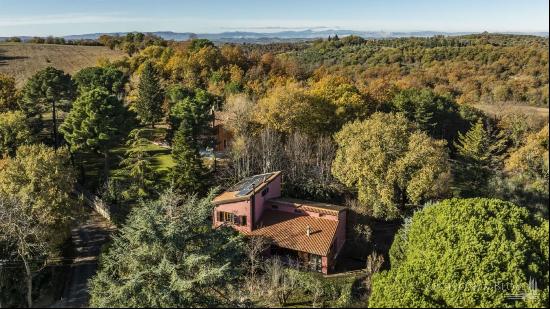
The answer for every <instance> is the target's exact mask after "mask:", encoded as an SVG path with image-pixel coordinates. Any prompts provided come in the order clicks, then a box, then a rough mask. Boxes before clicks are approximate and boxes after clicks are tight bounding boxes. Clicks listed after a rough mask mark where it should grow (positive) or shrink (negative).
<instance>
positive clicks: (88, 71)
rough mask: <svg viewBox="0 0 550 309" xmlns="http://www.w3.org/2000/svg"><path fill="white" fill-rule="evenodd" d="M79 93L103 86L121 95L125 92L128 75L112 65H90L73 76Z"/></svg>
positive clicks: (114, 93)
mask: <svg viewBox="0 0 550 309" xmlns="http://www.w3.org/2000/svg"><path fill="white" fill-rule="evenodd" d="M73 80H74V81H75V84H76V85H77V87H78V92H79V93H84V92H87V91H90V90H92V89H95V88H98V87H103V88H105V89H107V90H108V91H110V92H111V93H112V94H113V95H120V94H122V93H123V92H124V85H125V84H126V81H127V77H126V76H125V75H124V73H122V72H121V71H119V70H117V69H115V68H112V67H106V68H104V67H89V68H84V69H82V70H80V71H78V73H76V74H75V75H74V76H73Z"/></svg>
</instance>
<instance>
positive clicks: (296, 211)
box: [294, 209, 302, 214]
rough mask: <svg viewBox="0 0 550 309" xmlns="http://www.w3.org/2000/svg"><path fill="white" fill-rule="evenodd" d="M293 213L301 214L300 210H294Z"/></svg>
mask: <svg viewBox="0 0 550 309" xmlns="http://www.w3.org/2000/svg"><path fill="white" fill-rule="evenodd" d="M294 212H295V213H297V214H301V213H302V211H301V210H300V209H294Z"/></svg>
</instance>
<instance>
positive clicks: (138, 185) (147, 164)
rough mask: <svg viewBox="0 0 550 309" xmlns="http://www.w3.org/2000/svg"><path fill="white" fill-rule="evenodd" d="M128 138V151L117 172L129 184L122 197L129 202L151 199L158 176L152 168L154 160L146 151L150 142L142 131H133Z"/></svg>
mask: <svg viewBox="0 0 550 309" xmlns="http://www.w3.org/2000/svg"><path fill="white" fill-rule="evenodd" d="M128 137H129V139H128V141H127V143H126V146H127V147H128V150H127V151H126V153H125V158H124V159H123V160H122V161H121V162H120V166H121V168H120V169H119V170H118V171H117V174H118V175H119V176H122V177H123V178H124V181H125V182H126V184H127V188H126V190H124V191H123V192H122V196H123V197H124V198H125V199H127V200H137V199H140V198H147V197H150V196H151V195H152V194H154V192H155V179H156V178H157V176H158V175H156V171H155V169H154V168H153V166H152V160H153V158H152V156H151V154H150V153H149V152H148V151H146V149H145V147H147V145H149V144H150V142H149V140H147V139H146V138H144V137H143V130H141V129H134V130H132V131H131V132H130V134H129V135H128Z"/></svg>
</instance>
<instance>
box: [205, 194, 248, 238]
mask: <svg viewBox="0 0 550 309" xmlns="http://www.w3.org/2000/svg"><path fill="white" fill-rule="evenodd" d="M218 211H224V212H230V213H234V214H236V215H238V216H246V217H247V225H246V226H233V228H235V229H236V230H240V231H248V232H251V225H250V220H251V216H250V201H249V200H246V201H240V202H234V203H227V204H221V205H218V206H216V208H214V227H218V226H220V225H221V224H222V223H223V222H220V221H218V216H217V212H218Z"/></svg>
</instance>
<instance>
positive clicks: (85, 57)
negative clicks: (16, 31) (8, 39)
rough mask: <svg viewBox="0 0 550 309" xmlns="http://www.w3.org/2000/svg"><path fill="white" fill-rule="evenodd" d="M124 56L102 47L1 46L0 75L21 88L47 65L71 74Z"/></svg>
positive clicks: (11, 44)
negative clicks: (9, 76)
mask: <svg viewBox="0 0 550 309" xmlns="http://www.w3.org/2000/svg"><path fill="white" fill-rule="evenodd" d="M124 55H125V54H124V53H123V52H121V51H116V50H110V49H109V48H107V47H103V46H71V45H48V44H30V43H0V73H6V74H9V75H12V76H14V77H15V79H16V81H17V85H18V87H21V86H22V85H23V84H24V82H25V81H26V80H27V79H28V78H29V77H30V76H32V75H33V74H34V73H36V72H37V71H39V70H41V69H43V68H46V67H48V66H53V67H55V68H58V69H61V70H63V71H65V72H67V73H70V74H73V73H75V72H77V71H78V70H80V69H82V68H85V67H89V66H94V65H96V64H97V61H98V60H99V59H101V58H105V59H111V60H114V59H120V58H122V57H124Z"/></svg>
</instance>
